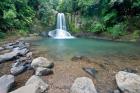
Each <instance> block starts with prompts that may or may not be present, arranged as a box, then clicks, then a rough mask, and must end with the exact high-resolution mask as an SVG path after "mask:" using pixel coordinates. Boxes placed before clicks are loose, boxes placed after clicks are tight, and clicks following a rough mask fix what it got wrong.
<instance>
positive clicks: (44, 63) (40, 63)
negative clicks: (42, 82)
mask: <svg viewBox="0 0 140 93" xmlns="http://www.w3.org/2000/svg"><path fill="white" fill-rule="evenodd" d="M50 64H52V62H50V61H49V60H48V59H46V58H44V57H38V58H35V59H33V61H32V63H31V66H32V67H33V68H34V69H36V68H37V67H45V68H47V67H49V66H50Z"/></svg>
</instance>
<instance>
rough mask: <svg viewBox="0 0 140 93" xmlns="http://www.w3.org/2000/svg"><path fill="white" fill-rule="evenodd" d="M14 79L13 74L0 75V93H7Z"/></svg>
mask: <svg viewBox="0 0 140 93" xmlns="http://www.w3.org/2000/svg"><path fill="white" fill-rule="evenodd" d="M14 81H15V78H14V76H13V75H3V76H2V77H0V93H7V92H8V90H9V89H10V88H11V87H12V85H13V83H14Z"/></svg>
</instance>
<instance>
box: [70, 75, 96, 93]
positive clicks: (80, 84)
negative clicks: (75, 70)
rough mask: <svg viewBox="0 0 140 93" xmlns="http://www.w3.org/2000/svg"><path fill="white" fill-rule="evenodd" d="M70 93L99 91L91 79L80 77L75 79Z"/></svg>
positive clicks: (94, 92) (93, 92)
mask: <svg viewBox="0 0 140 93" xmlns="http://www.w3.org/2000/svg"><path fill="white" fill-rule="evenodd" d="M70 93H97V91H96V89H95V86H94V84H93V82H92V80H91V79H89V78H88V77H80V78H77V79H76V80H75V81H74V84H73V85H72V87H71V89H70Z"/></svg>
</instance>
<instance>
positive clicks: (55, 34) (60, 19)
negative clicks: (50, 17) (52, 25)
mask: <svg viewBox="0 0 140 93" xmlns="http://www.w3.org/2000/svg"><path fill="white" fill-rule="evenodd" d="M48 35H49V36H50V37H52V38H54V39H72V38H74V37H73V36H71V34H70V33H69V32H68V31H67V27H66V20H65V15H64V13H58V14H57V27H56V30H53V31H50V32H49V33H48Z"/></svg>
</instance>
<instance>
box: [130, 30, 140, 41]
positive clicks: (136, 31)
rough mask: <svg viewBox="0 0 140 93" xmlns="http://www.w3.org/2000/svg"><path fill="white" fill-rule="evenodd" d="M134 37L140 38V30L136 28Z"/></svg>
mask: <svg viewBox="0 0 140 93" xmlns="http://www.w3.org/2000/svg"><path fill="white" fill-rule="evenodd" d="M132 37H133V39H139V38H140V30H135V31H134V32H133V34H132Z"/></svg>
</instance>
